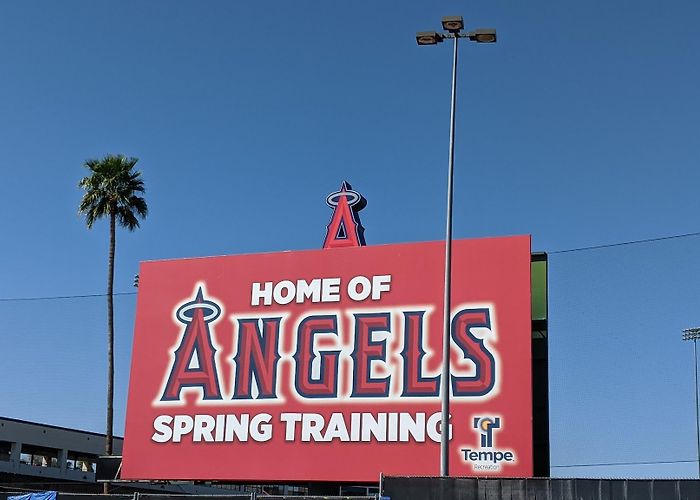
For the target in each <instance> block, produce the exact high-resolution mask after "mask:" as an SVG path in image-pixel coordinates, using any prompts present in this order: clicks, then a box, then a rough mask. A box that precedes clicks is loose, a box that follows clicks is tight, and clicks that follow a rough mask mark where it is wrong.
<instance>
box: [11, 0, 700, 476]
mask: <svg viewBox="0 0 700 500" xmlns="http://www.w3.org/2000/svg"><path fill="white" fill-rule="evenodd" d="M450 14H461V15H463V16H464V17H465V20H466V22H467V24H468V26H469V27H472V28H473V27H479V26H495V27H497V28H498V33H499V40H498V43H497V44H496V45H488V46H483V45H482V46H478V45H476V44H468V45H464V46H463V50H462V51H461V53H460V54H461V59H460V68H459V79H460V81H459V110H458V115H457V120H458V121H457V123H458V125H457V155H456V169H457V172H456V177H455V193H456V199H455V222H454V223H455V226H454V233H455V237H459V238H463V237H483V236H499V235H510V234H523V233H528V234H532V236H533V249H534V250H540V251H549V252H556V251H559V250H564V249H570V248H577V247H583V246H589V245H597V244H605V243H613V242H620V241H628V240H636V239H644V238H650V237H655V236H663V235H673V234H680V233H691V232H696V231H700V223H698V211H699V209H700V197H699V196H698V194H697V193H698V183H699V181H700V173H699V172H700V169H699V168H698V167H699V166H700V165H699V163H700V146H699V144H700V141H698V123H700V65H699V64H698V54H700V37H699V36H698V34H697V22H698V19H700V5H698V4H697V2H694V1H691V0H677V1H673V2H665V3H664V4H663V5H662V4H661V3H659V2H651V1H648V0H641V1H634V2H633V1H616V2H609V1H602V0H596V1H588V2H544V1H529V2H512V1H503V0H498V1H489V2H486V1H481V2H469V3H467V2H456V1H453V2H419V1H410V2H406V1H401V2H399V1H394V2H370V1H359V2H344V3H340V2H309V1H296V2H281V1H280V2H225V1H211V2H194V1H191V2H182V1H167V2H166V1H151V2H138V1H121V2H108V1H102V0H94V1H87V0H85V1H81V2H77V1H64V2H51V1H33V2H3V3H2V4H0V172H1V173H2V176H1V181H0V207H1V211H0V213H1V214H2V215H1V216H0V233H1V234H2V235H3V244H2V249H1V250H0V276H1V279H0V298H2V299H3V300H2V301H0V318H1V319H0V339H1V340H2V343H1V344H0V345H1V346H2V350H1V351H0V352H1V353H2V363H0V415H3V416H8V417H15V418H22V419H29V420H34V421H39V422H46V423H51V424H56V425H64V426H71V427H78V428H83V429H88V430H93V431H103V430H104V405H105V403H104V399H105V396H104V387H105V378H106V377H105V375H104V372H105V355H104V353H105V343H106V341H105V334H104V331H105V317H106V312H105V304H104V303H105V301H104V298H103V297H98V298H86V299H65V300H39V301H16V300H5V299H13V298H23V297H45V296H65V295H84V294H99V293H103V292H104V290H105V283H106V274H107V242H108V238H107V236H108V228H107V225H106V224H104V223H101V224H98V225H97V226H96V227H95V228H94V229H93V230H92V231H88V230H87V229H86V228H85V226H84V222H83V221H82V220H81V219H80V218H79V217H78V216H77V214H76V209H77V206H78V203H79V199H80V196H81V193H80V191H79V190H78V188H77V182H78V180H79V179H80V177H81V176H83V175H84V173H85V172H84V169H83V168H82V166H81V165H82V163H83V161H84V160H85V159H87V158H91V157H99V156H102V155H104V154H106V153H124V154H127V155H133V156H137V157H138V158H140V162H139V164H138V166H139V168H140V169H141V170H142V171H143V175H144V179H145V181H146V185H147V190H148V192H147V198H148V202H149V205H150V209H151V210H150V216H149V218H148V219H147V220H146V221H145V222H144V224H143V227H142V229H141V230H139V231H138V232H136V233H133V234H127V233H125V232H120V233H119V234H118V240H117V260H116V266H117V276H116V284H115V287H116V291H117V292H133V290H134V289H133V288H132V279H133V275H134V274H135V273H136V272H137V270H138V263H139V261H142V260H146V259H161V258H177V257H189V256H204V255H220V254H236V253H243V252H264V251H277V250H285V249H307V248H318V247H319V246H320V245H321V242H322V239H323V236H324V227H325V224H326V223H327V221H328V218H329V216H330V211H329V210H328V208H327V207H326V206H325V204H324V197H325V195H326V194H327V193H329V192H331V191H334V190H336V189H337V188H338V187H339V185H340V183H341V181H342V180H343V179H348V180H349V181H350V182H351V183H352V184H353V186H354V187H355V188H357V189H358V190H359V191H361V192H362V193H363V194H364V195H365V196H366V198H367V199H368V200H369V204H368V206H367V208H366V209H365V210H364V211H363V222H364V225H365V227H366V233H365V234H366V238H367V242H368V244H381V243H393V242H406V241H425V240H437V239H440V238H442V237H443V231H444V223H443V219H444V204H445V202H444V199H445V177H446V163H447V132H448V119H449V85H450V63H451V52H450V49H449V47H448V46H441V47H437V48H436V47H418V46H417V45H416V44H415V39H414V34H415V31H419V30H429V29H436V28H438V27H439V21H440V17H441V16H442V15H450ZM699 252H700V238H698V237H689V238H681V239H675V240H668V241H664V242H658V243H649V244H641V245H630V246H623V247H616V248H612V249H605V250H594V251H581V252H573V253H552V254H551V260H550V262H551V264H550V284H551V288H550V356H551V361H550V377H551V394H550V404H551V445H552V463H553V464H554V465H565V464H588V463H601V462H620V461H622V462H626V461H658V460H669V461H676V460H692V459H694V458H695V453H696V452H695V434H694V429H695V414H694V403H693V371H692V370H693V368H692V366H693V365H692V362H693V361H692V346H691V345H688V344H683V343H682V342H681V340H680V331H681V329H682V328H684V327H688V326H695V325H698V324H700V308H699V306H700V279H698V278H699V276H700V261H699V259H698V255H699ZM134 304H135V297H134V296H133V295H124V296H120V297H119V298H118V299H117V300H116V307H117V333H116V342H117V345H116V352H117V387H116V389H117V392H116V431H117V432H118V433H121V432H122V431H123V423H124V409H125V408H124V407H125V399H126V388H127V383H128V368H129V356H130V349H131V336H132V327H133V319H134V316H133V315H134ZM553 474H555V475H558V476H593V477H600V476H603V477H624V476H628V477H690V476H692V475H694V474H697V468H696V464H692V463H689V464H688V463H686V464H670V465H646V466H642V465H637V466H630V467H614V466H609V467H589V468H588V467H587V468H554V469H553Z"/></svg>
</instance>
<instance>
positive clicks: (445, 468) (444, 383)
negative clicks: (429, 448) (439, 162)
mask: <svg viewBox="0 0 700 500" xmlns="http://www.w3.org/2000/svg"><path fill="white" fill-rule="evenodd" d="M454 41H455V44H454V55H453V57H452V102H451V106H450V159H449V164H448V167H447V222H446V228H445V303H444V306H445V308H444V313H443V320H444V324H443V332H442V375H441V377H440V394H441V395H442V420H441V422H440V475H441V476H443V477H446V476H449V475H450V453H449V451H450V432H449V428H450V425H449V420H450V344H451V336H450V320H451V316H452V315H451V298H452V297H451V292H452V180H453V177H454V164H455V108H456V105H457V43H458V41H459V34H457V33H455V34H454Z"/></svg>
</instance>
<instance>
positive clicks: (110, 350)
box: [103, 212, 116, 493]
mask: <svg viewBox="0 0 700 500" xmlns="http://www.w3.org/2000/svg"><path fill="white" fill-rule="evenodd" d="M115 240H116V215H115V213H114V212H112V213H111V214H110V216H109V271H108V273H107V437H106V439H105V454H106V455H111V454H112V433H113V428H114V247H115ZM103 492H104V493H109V484H108V483H104V488H103Z"/></svg>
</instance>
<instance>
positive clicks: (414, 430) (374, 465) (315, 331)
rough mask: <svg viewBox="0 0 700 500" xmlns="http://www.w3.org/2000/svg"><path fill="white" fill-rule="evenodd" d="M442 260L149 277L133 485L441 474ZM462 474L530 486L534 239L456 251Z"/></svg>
mask: <svg viewBox="0 0 700 500" xmlns="http://www.w3.org/2000/svg"><path fill="white" fill-rule="evenodd" d="M443 255H444V244H443V243H438V242H433V243H416V244H403V245H385V246H370V247H351V248H335V249H326V250H314V251H303V252H284V253H270V254H257V255H238V256H225V257H209V258H200V259H181V260H168V261H155V262H146V263H143V264H142V266H141V271H140V287H139V296H138V304H137V315H136V330H135V335H134V347H133V358H132V367H131V382H130V387H129V400H128V405H127V419H126V437H125V442H124V458H123V466H122V478H124V479H200V480H203V479H209V480H217V479H218V480H228V481H258V482H260V481H344V482H365V481H376V480H377V479H378V477H379V474H380V472H383V473H385V474H391V475H435V474H438V473H439V464H440V432H441V429H440V418H441V415H440V394H439V388H440V373H441V363H442V359H441V357H442V355H441V353H442V336H443V334H442V317H441V316H442V312H441V311H442V297H443V294H442V290H443ZM452 287H453V288H452V305H453V307H452V322H451V324H452V328H451V340H452V346H451V380H450V385H451V396H450V401H451V403H450V415H451V417H450V428H449V431H450V435H451V439H450V453H449V457H450V472H451V473H452V474H453V475H482V476H499V475H500V476H509V477H516V476H530V475H532V467H533V464H532V395H531V350H530V341H531V340H530V336H531V324H530V323H531V321H530V238H529V237H527V236H517V237H507V238H491V239H479V240H460V241H455V242H454V244H453V280H452Z"/></svg>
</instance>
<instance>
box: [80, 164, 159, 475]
mask: <svg viewBox="0 0 700 500" xmlns="http://www.w3.org/2000/svg"><path fill="white" fill-rule="evenodd" d="M137 161H138V159H137V158H126V157H125V156H123V155H107V156H105V157H104V158H102V159H101V160H86V161H85V164H84V166H85V168H87V169H88V170H89V171H90V175H88V176H87V177H84V178H83V179H81V180H80V182H79V183H78V187H80V188H82V189H84V190H85V193H84V194H83V199H82V200H81V201H80V207H79V208H78V213H79V214H82V215H84V216H85V223H86V225H87V227H88V229H92V226H93V224H94V223H95V221H97V220H98V219H101V218H103V217H109V271H108V273H107V439H106V444H105V451H106V454H107V455H111V454H112V440H113V438H112V433H113V421H114V300H113V295H114V246H115V237H116V224H117V222H119V225H120V226H121V227H125V228H126V229H128V230H130V231H133V230H134V229H136V228H137V227H139V218H141V219H144V218H145V217H146V215H148V205H147V204H146V200H145V199H144V198H143V197H142V196H140V195H141V194H143V193H145V189H144V186H143V180H142V179H141V172H139V171H137V170H133V168H134V166H135V165H136V162H137ZM105 486H106V485H105Z"/></svg>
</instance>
